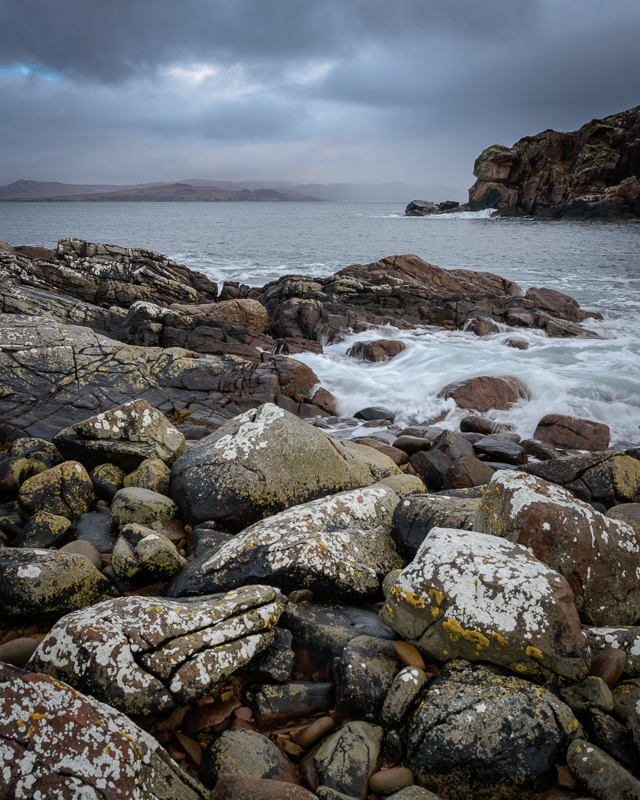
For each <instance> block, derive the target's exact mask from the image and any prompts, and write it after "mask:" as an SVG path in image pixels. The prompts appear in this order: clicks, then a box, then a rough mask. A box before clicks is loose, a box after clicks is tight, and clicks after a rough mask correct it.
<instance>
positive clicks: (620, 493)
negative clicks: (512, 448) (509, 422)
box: [523, 450, 640, 508]
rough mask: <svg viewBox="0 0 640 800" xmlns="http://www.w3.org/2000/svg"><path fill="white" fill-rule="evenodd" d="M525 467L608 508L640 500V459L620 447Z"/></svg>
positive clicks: (579, 497) (546, 479)
mask: <svg viewBox="0 0 640 800" xmlns="http://www.w3.org/2000/svg"><path fill="white" fill-rule="evenodd" d="M523 471H525V472H528V473H530V474H531V475H536V476H537V477H538V478H542V479H543V480H545V481H551V482H552V483H559V484H560V485H562V486H564V487H566V488H567V489H569V491H571V492H572V493H573V494H574V495H575V496H576V497H577V498H578V499H579V500H584V501H586V502H588V503H591V502H599V503H602V504H603V505H604V506H605V507H606V508H610V507H611V506H614V505H618V504H619V503H636V502H638V501H640V461H638V460H637V459H635V458H632V457H631V456H628V455H625V454H624V453H622V452H620V451H618V450H605V451H603V452H597V453H585V454H584V455H579V456H569V457H568V458H557V459H550V460H547V461H544V462H543V463H541V464H527V465H526V466H525V467H523Z"/></svg>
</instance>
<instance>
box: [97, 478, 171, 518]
mask: <svg viewBox="0 0 640 800" xmlns="http://www.w3.org/2000/svg"><path fill="white" fill-rule="evenodd" d="M111 514H112V515H113V518H114V519H115V521H116V522H117V523H118V525H126V524H127V523H129V522H137V523H139V524H140V525H144V524H149V523H152V522H166V521H167V520H170V519H173V518H174V517H176V516H177V515H178V507H177V506H176V504H175V503H174V502H173V500H170V499H169V498H168V497H165V496H164V495H162V494H158V493H157V492H150V491H149V490H148V489H138V488H135V487H131V488H124V489H120V491H119V492H117V493H116V495H115V496H114V498H113V501H112V503H111Z"/></svg>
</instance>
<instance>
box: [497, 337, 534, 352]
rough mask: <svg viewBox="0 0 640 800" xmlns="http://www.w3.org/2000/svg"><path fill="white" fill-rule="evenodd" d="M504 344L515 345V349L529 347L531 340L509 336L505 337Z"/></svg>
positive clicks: (526, 348)
mask: <svg viewBox="0 0 640 800" xmlns="http://www.w3.org/2000/svg"><path fill="white" fill-rule="evenodd" d="M502 344H504V345H506V346H507V347H513V348H514V349H515V350H528V349H529V342H526V341H525V340H524V339H514V338H509V339H505V340H504V342H503V343H502Z"/></svg>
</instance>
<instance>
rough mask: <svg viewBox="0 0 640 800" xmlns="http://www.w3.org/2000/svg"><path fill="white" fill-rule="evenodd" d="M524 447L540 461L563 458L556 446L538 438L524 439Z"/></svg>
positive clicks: (528, 453)
mask: <svg viewBox="0 0 640 800" xmlns="http://www.w3.org/2000/svg"><path fill="white" fill-rule="evenodd" d="M521 445H522V449H523V450H524V452H525V453H526V454H527V455H528V456H533V457H534V458H537V459H538V460H539V461H549V460H550V459H552V458H561V455H560V453H559V452H558V451H557V450H556V448H555V447H551V445H550V444H545V443H544V442H538V441H537V440H536V439H524V440H523V441H522V442H521Z"/></svg>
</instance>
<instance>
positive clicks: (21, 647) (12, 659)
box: [0, 636, 38, 669]
mask: <svg viewBox="0 0 640 800" xmlns="http://www.w3.org/2000/svg"><path fill="white" fill-rule="evenodd" d="M37 649H38V642H36V640H35V639H30V638H29V637H28V636H20V637H18V638H17V639H13V640H12V641H10V642H5V644H0V661H1V662H4V663H5V664H11V666H12V667H19V668H20V669H22V668H23V667H25V666H26V665H27V661H28V660H29V659H30V658H31V656H32V655H33V654H34V653H35V651H36V650H37Z"/></svg>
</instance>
